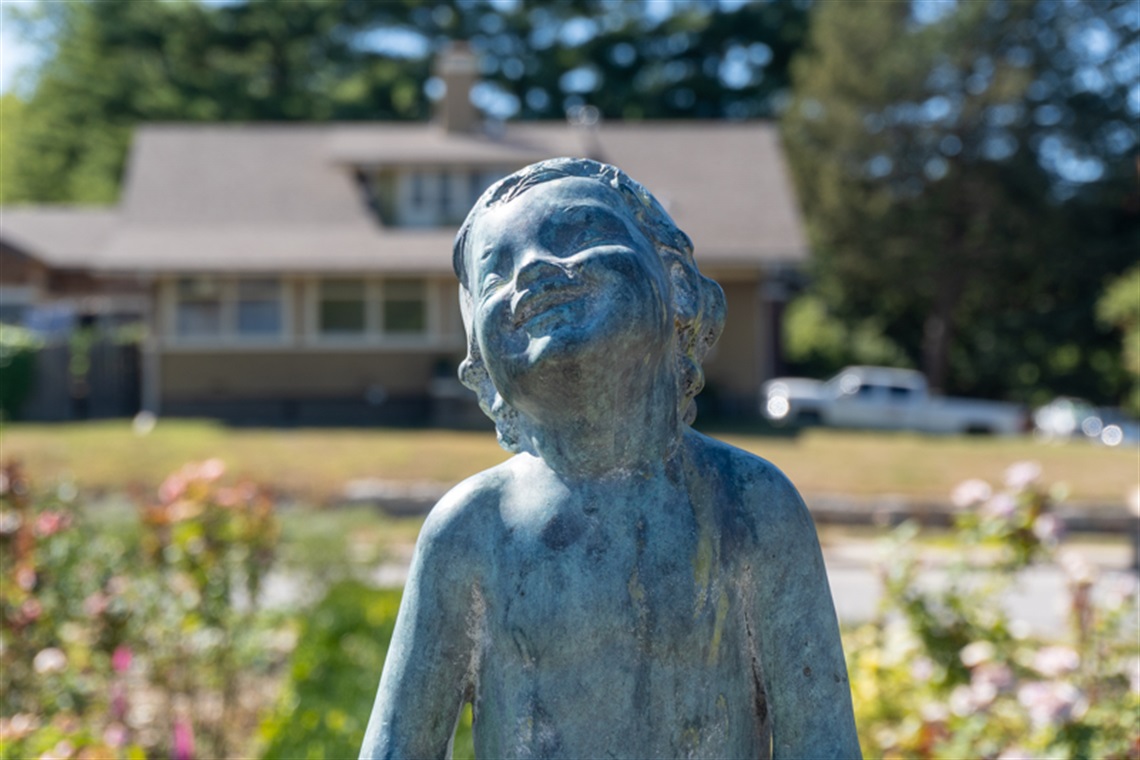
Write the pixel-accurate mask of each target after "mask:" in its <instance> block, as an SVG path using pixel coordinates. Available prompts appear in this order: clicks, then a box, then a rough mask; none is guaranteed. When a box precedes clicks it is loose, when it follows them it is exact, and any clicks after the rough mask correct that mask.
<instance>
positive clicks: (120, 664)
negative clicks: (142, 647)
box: [111, 644, 132, 673]
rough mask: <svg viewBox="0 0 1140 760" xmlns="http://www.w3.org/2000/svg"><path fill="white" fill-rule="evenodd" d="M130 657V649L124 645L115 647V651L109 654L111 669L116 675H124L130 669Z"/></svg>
mask: <svg viewBox="0 0 1140 760" xmlns="http://www.w3.org/2000/svg"><path fill="white" fill-rule="evenodd" d="M131 655H132V652H131V648H130V647H128V646H126V645H125V644H120V645H119V646H117V647H115V651H114V652H113V653H112V654H111V667H112V668H114V669H115V672H116V673H126V672H127V670H129V669H130V667H131V659H132V657H131Z"/></svg>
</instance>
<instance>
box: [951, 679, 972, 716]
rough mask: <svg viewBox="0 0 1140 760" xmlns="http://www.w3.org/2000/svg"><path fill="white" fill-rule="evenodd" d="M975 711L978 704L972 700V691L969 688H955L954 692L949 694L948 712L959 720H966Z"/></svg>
mask: <svg viewBox="0 0 1140 760" xmlns="http://www.w3.org/2000/svg"><path fill="white" fill-rule="evenodd" d="M977 710H978V704H977V702H976V701H975V699H974V690H973V689H971V688H970V687H969V686H955V687H954V691H952V692H950V712H952V713H954V714H955V715H957V716H958V717H959V718H966V717H969V716H970V715H973V714H974V713H975V712H977Z"/></svg>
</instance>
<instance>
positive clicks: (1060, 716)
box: [846, 463, 1140, 760]
mask: <svg viewBox="0 0 1140 760" xmlns="http://www.w3.org/2000/svg"><path fill="white" fill-rule="evenodd" d="M1038 476H1039V471H1038V470H1037V468H1036V467H1035V466H1034V465H1032V464H1028V463H1022V464H1019V465H1015V466H1014V467H1012V468H1010V470H1009V471H1008V472H1007V476H1006V485H1005V487H1004V488H1003V489H1001V490H997V491H996V492H995V489H993V488H991V486H990V485H989V484H987V483H984V482H981V481H968V482H967V483H964V484H962V485H961V486H960V487H959V488H958V489H957V491H956V492H955V495H954V500H955V503H956V504H957V505H958V506H960V507H961V508H962V509H963V512H962V513H961V515H960V518H959V520H958V525H957V532H956V538H957V539H958V543H959V547H957V548H958V549H959V551H958V552H957V554H958V556H959V557H960V559H959V560H958V561H956V562H955V563H954V564H953V565H952V566H951V567H950V568H949V579H948V581H947V583H946V584H945V585H944V586H942V587H938V588H930V586H929V584H926V585H924V584H922V583H920V582H919V575H920V570H921V565H920V563H919V561H918V560H917V558H916V556H915V554H914V552H913V550H912V549H911V548H910V547H911V546H912V543H913V542H912V539H913V538H914V536H915V534H916V533H917V528H915V527H914V526H913V525H905V526H903V527H901V528H900V529H899V530H897V531H896V533H895V534H894V536H893V540H892V545H891V551H890V556H891V557H892V561H891V564H890V565H889V566H887V567H884V568H883V570H882V577H883V580H884V586H885V595H884V604H883V609H882V612H881V614H880V616H879V618H878V619H877V620H876V621H874V622H873V623H871V624H868V625H865V626H862V627H860V628H857V629H856V630H854V631H853V632H851V633H850V634H849V635H848V637H847V642H846V644H847V647H846V649H847V652H848V656H849V662H848V665H849V669H850V672H851V684H852V690H853V698H854V701H855V707H856V723H857V725H858V726H859V729H860V737H861V739H862V741H863V749H864V752H865V754H866V755H867V756H868V757H896V758H963V757H979V758H1005V759H1008V760H1012V758H1036V757H1050V758H1077V757H1095V758H1099V759H1100V760H1110V759H1112V758H1119V759H1123V758H1136V757H1140V641H1138V639H1137V634H1138V631H1137V608H1136V589H1135V584H1134V582H1132V579H1131V578H1129V579H1128V582H1127V583H1124V584H1123V585H1119V586H1118V587H1113V588H1108V589H1103V590H1102V592H1100V593H1096V594H1094V593H1093V586H1094V582H1095V574H1094V573H1093V571H1092V569H1091V568H1090V567H1089V566H1088V565H1086V564H1085V563H1084V562H1083V561H1082V560H1081V559H1080V558H1079V557H1077V556H1076V555H1064V554H1062V555H1061V560H1062V563H1063V565H1064V566H1065V568H1066V570H1067V572H1068V573H1069V583H1070V592H1071V598H1070V600H1069V601H1070V618H1071V626H1072V630H1071V633H1070V635H1069V636H1068V637H1064V638H1062V639H1059V640H1050V641H1045V640H1042V639H1040V638H1036V637H1033V636H1030V635H1029V634H1028V633H1027V632H1026V631H1025V630H1024V629H1023V626H1021V625H1019V624H1018V623H1017V622H1016V621H1013V620H1011V619H1010V618H1009V616H1008V613H1006V612H1005V610H1004V609H1003V605H1002V603H1001V595H1002V593H1003V592H1005V591H1007V590H1008V589H1009V587H1010V585H1011V584H1012V583H1014V582H1015V578H1016V573H1018V572H1019V571H1020V570H1023V569H1024V568H1026V567H1027V566H1029V565H1030V564H1031V563H1033V562H1037V561H1040V560H1043V559H1052V558H1054V557H1055V552H1056V546H1057V540H1058V537H1059V535H1060V532H1061V527H1062V526H1061V523H1060V522H1059V520H1058V519H1057V518H1056V516H1055V515H1054V514H1053V509H1052V508H1053V504H1054V501H1055V497H1054V496H1053V495H1051V494H1050V492H1049V491H1048V490H1046V489H1045V488H1043V487H1042V486H1041V485H1040V483H1039V481H1038Z"/></svg>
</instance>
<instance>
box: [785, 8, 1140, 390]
mask: <svg viewBox="0 0 1140 760" xmlns="http://www.w3.org/2000/svg"><path fill="white" fill-rule="evenodd" d="M916 7H917V6H916ZM927 7H929V6H927ZM938 8H939V9H941V10H942V11H943V12H946V15H945V16H943V17H942V18H939V19H933V20H932V19H922V18H917V17H916V16H915V15H914V12H913V7H912V6H911V5H910V4H906V3H881V2H845V3H823V4H820V5H819V6H818V11H817V13H816V15H815V17H814V19H813V21H812V33H811V38H810V41H809V52H808V53H807V54H805V55H804V56H803V57H802V58H801V59H800V60H799V61H797V62H796V63H795V64H793V82H794V86H795V92H796V96H795V100H794V102H793V104H792V106H791V108H790V109H789V111H788V112H787V114H786V116H785V118H784V121H783V133H784V137H785V142H786V145H787V148H788V151H789V157H790V160H791V164H792V168H793V173H794V175H795V178H796V183H797V186H798V188H799V191H800V199H801V202H802V203H803V206H804V209H805V215H806V217H807V220H808V225H809V231H810V234H811V237H812V240H813V242H814V244H815V248H816V254H817V265H816V268H815V273H816V284H815V288H816V290H817V292H818V294H819V295H820V296H821V297H822V298H823V299H824V301H825V302H826V303H827V304H828V305H829V307H830V308H831V309H832V310H833V311H834V313H835V314H836V315H838V316H840V317H842V318H844V319H851V320H856V321H858V320H862V319H866V318H869V317H874V318H876V319H878V320H879V322H880V324H882V325H883V329H884V332H885V334H886V335H887V337H888V338H890V339H891V340H893V341H894V342H895V343H897V344H898V345H900V346H902V347H903V348H904V349H905V350H907V352H908V354H910V356H911V358H912V360H913V361H914V362H915V363H916V364H918V365H920V366H921V367H922V368H923V369H924V370H925V371H926V373H927V374H928V375H929V377H930V380H931V382H932V384H933V385H934V386H935V387H937V388H941V389H946V390H955V391H959V392H969V393H981V394H987V395H1013V396H1016V397H1020V398H1022V399H1024V400H1030V399H1031V398H1032V397H1033V396H1034V394H1035V393H1036V394H1040V393H1041V392H1042V390H1043V389H1044V390H1049V391H1062V390H1063V391H1067V392H1070V393H1082V394H1085V395H1090V396H1096V397H1102V396H1105V395H1111V394H1112V393H1113V392H1115V390H1116V388H1117V387H1118V385H1119V381H1120V373H1119V367H1118V365H1116V366H1108V365H1111V364H1112V363H1113V360H1112V352H1111V350H1110V349H1109V347H1108V343H1107V342H1106V340H1107V338H1108V336H1107V334H1106V332H1105V331H1104V330H1103V329H1102V328H1100V327H1098V326H1097V324H1096V321H1095V317H1094V315H1093V313H1092V303H1093V301H1094V300H1095V294H1096V293H1099V291H1100V289H1101V288H1102V287H1103V281H1104V279H1105V277H1106V276H1108V275H1110V274H1112V273H1116V272H1119V271H1121V270H1122V269H1123V268H1124V266H1126V265H1127V263H1128V262H1130V261H1131V259H1132V258H1133V257H1134V255H1135V250H1136V246H1137V245H1138V244H1140V238H1138V237H1137V233H1136V231H1135V227H1136V224H1135V223H1136V221H1137V218H1136V214H1137V211H1138V210H1140V204H1137V203H1136V196H1135V182H1136V176H1135V167H1134V164H1133V161H1132V152H1133V151H1134V148H1135V145H1136V144H1137V142H1140V139H1138V136H1137V133H1136V129H1135V115H1134V114H1132V111H1130V109H1133V110H1137V109H1140V104H1132V105H1130V101H1129V98H1130V97H1132V96H1131V95H1130V94H1129V93H1130V92H1131V91H1134V88H1136V87H1140V82H1138V80H1140V75H1138V74H1137V72H1136V69H1135V65H1134V64H1133V65H1131V66H1130V65H1129V64H1128V62H1129V60H1132V58H1134V56H1135V54H1136V50H1137V48H1136V45H1137V42H1136V39H1137V28H1138V27H1140V19H1137V18H1136V13H1135V8H1134V6H1133V5H1131V4H1129V3H1127V2H1095V3H1057V2H1053V1H1052V0H1011V1H1010V2H1001V1H1000V0H991V1H988V2H969V3H966V2H961V3H956V4H952V3H944V4H941V5H940V6H938ZM1130 56H1132V58H1130ZM1077 252H1079V253H1077ZM1106 361H1107V363H1108V364H1107V365H1106V363H1105V362H1106ZM1097 366H1099V371H1096V370H1095V367H1097Z"/></svg>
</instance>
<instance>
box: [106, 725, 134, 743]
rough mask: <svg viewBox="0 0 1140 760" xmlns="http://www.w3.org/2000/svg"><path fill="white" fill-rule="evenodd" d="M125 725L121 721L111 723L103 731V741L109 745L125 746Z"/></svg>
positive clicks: (126, 733) (126, 736)
mask: <svg viewBox="0 0 1140 760" xmlns="http://www.w3.org/2000/svg"><path fill="white" fill-rule="evenodd" d="M129 735H130V734H129V732H128V731H127V727H126V726H124V725H123V724H122V723H117V722H116V723H112V724H111V725H109V726H107V728H106V729H104V731H103V741H104V743H106V744H107V745H108V746H110V747H125V746H126V745H127V739H128V738H129Z"/></svg>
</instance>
